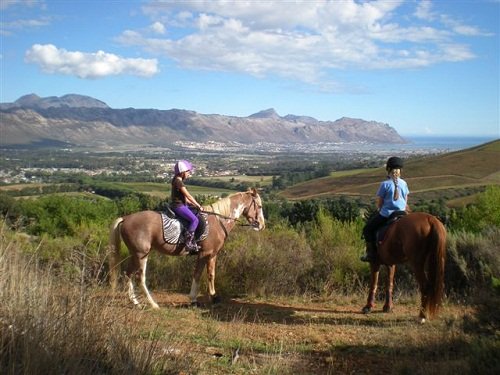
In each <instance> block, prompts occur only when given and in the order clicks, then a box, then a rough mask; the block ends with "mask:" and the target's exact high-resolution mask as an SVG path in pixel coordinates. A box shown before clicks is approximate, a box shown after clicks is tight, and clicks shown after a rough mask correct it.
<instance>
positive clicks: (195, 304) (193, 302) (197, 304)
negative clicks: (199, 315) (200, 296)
mask: <svg viewBox="0 0 500 375" xmlns="http://www.w3.org/2000/svg"><path fill="white" fill-rule="evenodd" d="M200 306H201V304H200V303H199V302H198V301H191V307H200Z"/></svg>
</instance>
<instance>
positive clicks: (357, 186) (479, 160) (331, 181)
mask: <svg viewBox="0 0 500 375" xmlns="http://www.w3.org/2000/svg"><path fill="white" fill-rule="evenodd" d="M499 160H500V140H496V141H493V142H489V143H486V144H483V145H480V146H477V147H473V148H469V149H466V150H461V151H457V152H450V153H446V154H442V155H438V156H429V157H419V158H415V159H411V160H408V161H406V163H405V168H404V170H403V176H404V178H405V180H406V181H407V182H408V184H409V186H410V190H411V192H412V194H415V193H422V192H429V191H437V190H442V189H450V188H451V189H456V188H466V187H478V186H486V185H493V184H500V161H499ZM384 176H385V170H384V168H383V167H381V168H375V169H370V170H366V169H364V170H360V171H359V172H356V171H352V172H351V173H340V174H334V175H332V176H329V177H324V178H320V179H316V180H312V181H307V182H304V183H301V184H298V185H295V186H292V187H291V188H289V189H286V190H285V191H283V192H282V195H283V196H284V197H286V198H288V199H306V198H319V197H329V196H335V195H350V196H361V197H372V196H373V195H374V192H375V191H376V190H377V188H378V185H379V184H380V181H381V180H382V179H383V177H384Z"/></svg>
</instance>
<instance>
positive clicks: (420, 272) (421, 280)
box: [415, 267, 428, 323]
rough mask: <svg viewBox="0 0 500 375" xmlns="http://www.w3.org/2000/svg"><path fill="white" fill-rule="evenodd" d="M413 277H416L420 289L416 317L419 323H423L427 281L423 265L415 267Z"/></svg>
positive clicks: (425, 311)
mask: <svg viewBox="0 0 500 375" xmlns="http://www.w3.org/2000/svg"><path fill="white" fill-rule="evenodd" d="M415 278H416V279H417V283H418V286H419V289H420V313H419V314H418V318H419V321H420V323H425V320H426V319H427V309H428V306H427V305H428V296H427V293H428V290H427V285H428V281H427V276H426V275H425V271H424V269H423V267H415Z"/></svg>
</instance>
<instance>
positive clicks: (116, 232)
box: [109, 217, 123, 290]
mask: <svg viewBox="0 0 500 375" xmlns="http://www.w3.org/2000/svg"><path fill="white" fill-rule="evenodd" d="M122 222H123V218H122V217H119V218H118V219H116V220H115V221H114V222H113V224H112V225H111V229H110V231H109V251H110V252H109V282H110V284H111V288H112V289H113V290H114V289H116V286H117V285H118V269H119V268H120V248H121V234H120V224H121V223H122Z"/></svg>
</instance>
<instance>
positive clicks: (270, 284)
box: [216, 226, 312, 296]
mask: <svg viewBox="0 0 500 375" xmlns="http://www.w3.org/2000/svg"><path fill="white" fill-rule="evenodd" d="M311 266H312V258H311V249H310V247H309V245H308V244H307V241H306V239H305V237H304V235H303V234H302V233H298V232H297V231H295V230H293V229H292V228H290V227H288V226H275V227H274V228H272V229H266V230H265V231H263V232H258V233H257V232H254V231H249V230H245V229H243V230H238V229H236V230H234V231H233V232H231V240H230V241H228V242H227V243H226V245H225V251H223V252H222V253H221V255H220V256H219V263H218V267H217V268H218V272H217V274H216V280H217V285H219V287H218V288H220V289H221V290H224V291H225V292H226V293H230V294H233V295H234V294H236V295H238V294H250V295H255V296H267V295H290V294H297V293H300V292H301V291H302V289H303V288H304V285H303V283H302V280H301V278H302V275H303V273H304V271H307V270H309V269H310V268H311Z"/></svg>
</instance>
